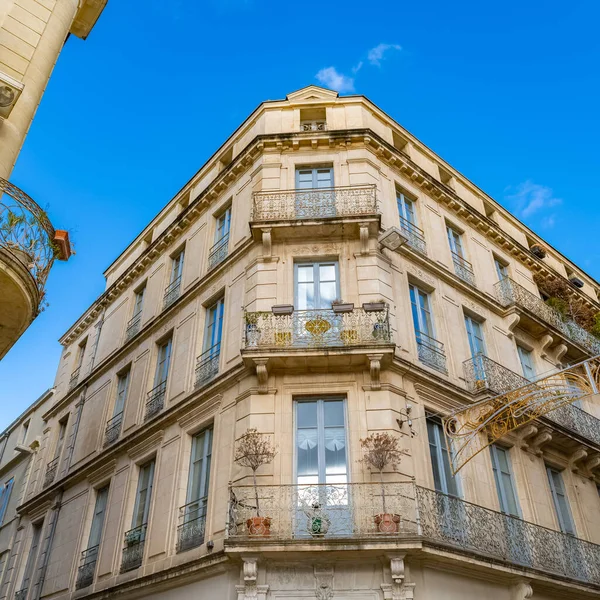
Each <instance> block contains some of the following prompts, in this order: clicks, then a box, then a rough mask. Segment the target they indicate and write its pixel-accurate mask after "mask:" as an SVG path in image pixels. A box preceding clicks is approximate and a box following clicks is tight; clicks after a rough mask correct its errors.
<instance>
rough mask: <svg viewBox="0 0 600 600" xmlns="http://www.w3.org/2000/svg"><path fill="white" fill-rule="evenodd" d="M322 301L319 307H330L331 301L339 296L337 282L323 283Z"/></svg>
mask: <svg viewBox="0 0 600 600" xmlns="http://www.w3.org/2000/svg"><path fill="white" fill-rule="evenodd" d="M320 296H321V301H320V305H319V307H318V308H330V307H331V303H332V302H333V301H334V300H335V299H336V298H337V286H336V285H335V282H330V283H322V284H321V287H320Z"/></svg>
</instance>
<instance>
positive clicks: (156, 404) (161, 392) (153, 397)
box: [144, 380, 167, 421]
mask: <svg viewBox="0 0 600 600" xmlns="http://www.w3.org/2000/svg"><path fill="white" fill-rule="evenodd" d="M166 393H167V382H166V380H165V381H162V382H161V383H159V384H158V385H157V386H156V387H154V388H152V389H151V390H150V391H149V392H148V400H146V415H145V417H144V420H145V421H147V420H148V419H151V418H152V417H153V416H154V415H157V414H158V413H159V412H160V411H161V410H162V409H163V407H164V405H165V394H166Z"/></svg>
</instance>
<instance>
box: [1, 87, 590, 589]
mask: <svg viewBox="0 0 600 600" xmlns="http://www.w3.org/2000/svg"><path fill="white" fill-rule="evenodd" d="M105 277H106V290H105V292H104V293H103V294H102V295H101V296H100V297H99V298H98V299H97V301H96V302H94V304H93V305H92V306H90V307H89V309H88V310H87V311H86V312H85V313H84V314H83V315H81V317H80V318H79V319H78V320H77V321H76V322H75V323H74V324H73V326H72V327H71V328H70V329H69V331H67V332H66V333H65V335H64V336H63V337H62V339H61V340H60V342H61V344H62V346H63V352H62V356H61V359H60V364H59V367H58V373H57V376H56V381H55V393H54V396H53V402H52V406H51V407H50V408H49V409H48V410H47V411H46V412H45V414H44V415H43V418H44V420H45V422H46V427H45V429H44V434H43V437H42V440H41V443H40V450H39V452H38V453H37V454H36V455H35V462H34V467H33V470H32V473H33V476H32V478H31V484H30V485H29V486H28V489H27V492H26V496H25V498H24V499H23V501H22V503H21V505H20V507H19V513H20V515H21V528H20V530H19V535H18V536H17V539H15V544H14V546H13V554H14V556H13V557H12V558H13V562H14V569H13V575H12V576H11V578H10V581H8V579H7V580H6V584H5V586H4V588H3V592H2V593H3V596H2V597H10V598H12V597H16V598H18V599H19V600H37V599H38V598H52V599H67V598H83V597H85V598H109V597H110V598H119V597H123V598H136V597H140V598H141V597H143V598H156V599H159V598H160V599H161V600H166V599H171V598H198V597H200V598H219V599H221V598H223V599H228V600H236V599H237V600H245V599H250V598H258V599H260V600H267V599H278V600H283V599H286V600H299V599H304V598H318V599H319V600H325V599H336V600H389V599H393V600H399V599H405V600H407V599H412V598H414V599H417V600H430V599H438V598H444V599H445V600H446V599H447V600H458V599H459V598H460V600H481V599H482V598H486V599H494V600H525V599H527V598H535V599H536V600H550V599H551V598H565V597H569V598H596V597H600V554H599V553H598V550H599V549H600V546H598V545H597V544H600V497H599V494H598V487H597V481H598V467H599V466H600V458H599V457H600V429H599V428H598V423H599V421H598V418H599V417H600V406H599V404H598V399H597V398H596V397H595V396H593V395H592V396H588V397H586V398H584V399H583V400H581V402H580V403H579V405H578V406H574V405H569V406H567V407H566V408H564V410H562V411H561V412H560V414H552V413H550V414H548V415H546V416H545V417H542V418H540V419H539V420H537V421H536V422H535V423H534V424H532V425H529V426H527V427H525V428H521V429H519V430H517V431H516V432H513V433H509V434H507V435H506V436H504V437H503V438H502V439H501V440H500V442H499V443H496V444H494V445H493V446H491V447H490V448H489V449H486V451H485V452H481V453H479V454H478V455H477V456H476V457H475V458H474V459H473V460H472V461H470V462H469V463H468V464H467V465H466V466H465V467H464V468H463V469H462V470H461V471H460V472H459V473H458V475H457V476H456V477H453V476H452V473H451V472H450V461H449V456H448V450H447V447H446V445H445V443H444V433H443V431H442V427H441V421H440V419H441V418H442V417H443V416H444V415H447V414H448V413H450V412H452V411H454V410H457V409H459V408H461V407H463V406H468V405H470V404H472V403H473V402H474V401H475V400H477V399H480V398H482V397H486V395H487V396H491V395H494V394H496V393H500V392H503V391H506V390H508V389H511V387H519V386H520V385H522V382H523V381H527V380H529V379H532V378H535V377H536V376H539V375H541V374H543V373H545V372H547V371H550V370H556V369H560V368H561V367H563V366H564V365H566V364H571V363H576V362H578V361H581V360H583V359H585V358H587V357H591V356H594V355H597V354H599V351H598V350H599V346H600V342H599V341H598V340H597V338H595V337H594V336H592V335H591V334H590V333H589V332H588V331H586V330H585V329H584V328H583V327H581V326H580V325H578V324H577V323H575V322H574V321H570V320H569V319H568V318H567V317H565V316H564V315H561V318H560V319H559V318H557V313H556V310H555V308H554V307H552V306H551V305H550V304H549V303H546V302H544V299H543V295H542V294H541V293H540V289H538V284H537V283H536V282H538V283H541V284H543V283H544V282H558V283H559V284H561V285H564V286H567V288H568V290H569V293H570V294H571V295H572V297H573V298H575V299H576V300H577V301H578V302H579V303H580V304H581V305H584V306H586V307H588V309H589V310H590V311H592V312H598V311H600V305H599V304H598V296H597V293H598V289H599V287H600V286H599V284H598V283H596V282H595V281H594V280H593V279H592V278H591V277H589V276H588V275H586V274H585V273H584V272H583V271H582V270H581V269H580V268H579V267H577V266H576V265H574V264H572V263H571V262H570V261H569V260H567V259H566V258H565V257H564V256H562V255H561V254H560V253H559V252H558V251H556V250H555V249H553V248H551V247H549V246H548V245H547V244H545V243H544V242H543V240H541V239H540V238H539V237H538V236H537V235H536V234H535V233H533V232H532V231H531V230H529V229H527V228H526V227H525V226H524V225H523V224H522V223H520V222H519V221H518V220H517V219H516V218H515V217H514V216H513V215H511V214H510V213H509V212H507V211H506V210H505V209H504V208H503V207H502V206H500V205H499V204H498V203H497V202H495V201H494V200H493V199H492V198H490V197H489V196H487V195H486V194H485V193H484V192H483V191H482V190H480V189H478V188H477V187H476V186H475V185H474V184H472V183H471V182H470V181H469V180H467V179H466V178H465V177H464V176H463V175H461V174H460V173H458V172H457V171H456V170H455V169H454V168H453V167H451V166H450V165H449V164H447V163H446V162H444V161H443V160H442V159H441V158H440V157H439V156H437V155H436V154H435V153H434V152H433V151H431V150H430V149H429V148H427V147H426V146H425V145H424V144H423V143H421V142H420V141H419V140H418V139H417V138H415V137H414V136H413V135H412V134H410V133H409V132H407V131H406V130H405V129H403V128H402V127H401V126H400V125H399V124H398V123H396V122H395V121H393V120H392V119H391V118H390V117H389V116H388V115H386V114H385V113H384V112H383V111H381V110H380V109H379V108H378V107H377V106H375V105H374V104H373V103H372V102H370V101H369V100H368V99H366V98H365V97H363V96H347V97H340V96H338V94H336V93H334V92H331V91H328V90H325V89H322V88H318V87H315V86H309V87H307V88H304V89H302V90H299V91H297V92H294V93H291V94H289V95H288V96H287V97H286V99H285V100H281V101H269V102H265V103H263V104H261V105H260V106H259V107H258V108H257V109H256V110H255V111H254V112H253V113H252V114H251V115H250V116H249V117H248V118H247V119H246V121H244V123H242V124H241V125H240V127H239V128H238V129H237V130H236V131H235V132H234V133H233V135H232V136H231V137H230V138H229V139H228V140H226V141H225V143H224V144H223V146H222V147H221V148H220V149H219V150H218V151H217V152H216V153H215V155H214V156H213V157H212V158H211V159H210V160H209V161H208V162H207V163H206V164H205V165H204V166H203V167H202V168H201V169H200V170H199V171H198V173H196V174H195V175H194V176H193V177H192V178H191V179H190V181H189V182H188V183H187V184H186V185H185V186H184V187H183V188H182V189H181V191H180V192H179V193H178V194H177V195H176V196H175V197H174V198H173V199H172V200H171V201H170V202H169V203H168V204H167V205H166V206H165V208H164V209H163V210H162V211H161V212H160V213H159V214H158V215H157V216H156V218H155V219H153V221H152V222H151V223H149V224H148V225H147V227H146V228H145V229H144V231H143V232H142V233H141V234H140V235H139V236H138V237H137V238H136V239H135V240H134V241H133V243H132V244H131V245H130V246H129V247H128V248H127V249H126V250H125V251H124V252H123V254H122V255H121V256H120V257H119V258H118V259H117V260H116V261H115V262H114V263H113V264H112V265H110V266H109V268H108V269H107V271H106V273H105ZM534 278H535V282H534ZM251 428H255V429H256V430H258V432H260V433H262V434H264V435H265V436H266V437H267V438H268V439H269V440H270V441H271V442H272V443H273V444H274V445H275V446H276V448H277V454H276V456H275V458H274V460H273V461H271V462H270V463H268V464H265V465H264V466H262V467H260V468H259V470H258V472H257V479H258V487H257V488H254V487H253V484H252V476H251V473H250V472H249V471H248V470H247V469H244V468H242V467H240V466H239V465H237V464H236V463H235V462H234V455H235V448H236V441H237V440H239V439H240V438H241V437H242V436H243V435H244V433H245V432H247V430H248V429H251ZM386 432H387V433H390V434H392V435H394V436H396V437H397V438H399V439H400V445H401V448H402V460H401V461H400V464H399V465H398V467H397V469H396V470H395V471H394V470H392V469H387V470H386V471H385V472H384V474H383V483H380V482H379V480H378V478H377V477H376V476H375V475H372V474H371V473H370V472H369V471H368V470H367V469H366V468H365V465H364V463H363V462H361V458H362V450H361V444H360V440H361V439H365V438H366V437H367V436H368V435H369V434H372V433H386ZM384 501H385V503H386V504H385V505H384V504H383V502H384ZM381 514H390V515H393V516H397V519H396V518H394V519H393V523H392V524H391V526H390V528H389V529H388V531H387V533H382V532H381V531H380V527H379V526H378V525H377V524H376V520H375V517H377V515H381ZM259 515H260V516H261V517H262V518H263V525H264V519H265V518H267V517H268V519H269V521H270V530H269V532H268V534H266V532H265V531H264V529H263V530H262V535H257V533H256V531H254V533H253V534H251V533H250V530H249V528H248V525H247V521H249V520H251V519H252V518H253V517H258V516H259Z"/></svg>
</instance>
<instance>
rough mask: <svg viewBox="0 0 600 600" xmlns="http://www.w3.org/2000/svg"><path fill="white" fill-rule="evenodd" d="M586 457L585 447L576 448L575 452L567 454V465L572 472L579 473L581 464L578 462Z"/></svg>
mask: <svg viewBox="0 0 600 600" xmlns="http://www.w3.org/2000/svg"><path fill="white" fill-rule="evenodd" d="M587 457H588V452H587V450H586V449H585V448H578V449H577V450H575V452H573V454H571V456H569V467H570V468H571V471H573V473H579V471H580V470H581V467H582V466H583V465H582V464H580V463H581V462H582V461H584V460H585V459H586V458H587Z"/></svg>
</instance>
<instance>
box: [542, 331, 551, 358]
mask: <svg viewBox="0 0 600 600" xmlns="http://www.w3.org/2000/svg"><path fill="white" fill-rule="evenodd" d="M540 342H541V348H540V354H541V356H542V358H546V357H547V356H548V349H549V348H550V346H552V344H553V343H554V338H553V337H552V336H551V335H550V334H549V333H546V334H545V335H543V336H542V338H541V340H540Z"/></svg>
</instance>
